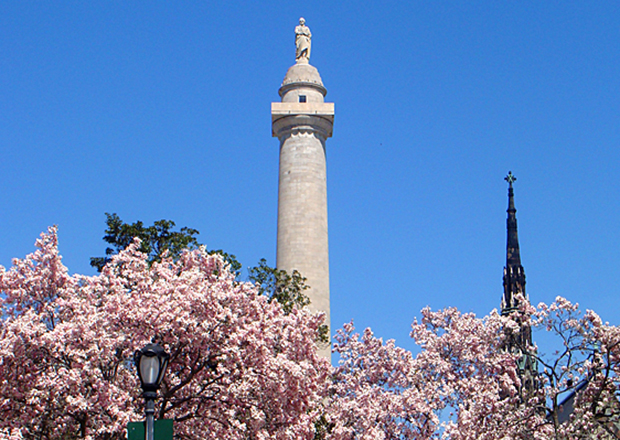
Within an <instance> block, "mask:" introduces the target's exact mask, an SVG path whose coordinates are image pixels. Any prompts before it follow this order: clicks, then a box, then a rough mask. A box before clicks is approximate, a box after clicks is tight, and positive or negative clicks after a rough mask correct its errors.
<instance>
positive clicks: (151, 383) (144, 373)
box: [134, 344, 170, 392]
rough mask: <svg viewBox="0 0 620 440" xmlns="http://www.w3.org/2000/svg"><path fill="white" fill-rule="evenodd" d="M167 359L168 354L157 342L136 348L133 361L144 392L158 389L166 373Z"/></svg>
mask: <svg viewBox="0 0 620 440" xmlns="http://www.w3.org/2000/svg"><path fill="white" fill-rule="evenodd" d="M169 359H170V355H169V354H168V353H166V352H165V351H164V349H163V348H162V347H161V346H160V345H159V344H147V345H146V346H145V347H144V348H142V349H141V350H136V352H135V354H134V362H135V364H136V369H137V370H138V377H139V378H140V384H141V385H142V389H143V390H144V392H154V391H157V390H158V389H159V386H160V385H161V381H162V379H163V378H164V374H166V368H167V367H168V360H169Z"/></svg>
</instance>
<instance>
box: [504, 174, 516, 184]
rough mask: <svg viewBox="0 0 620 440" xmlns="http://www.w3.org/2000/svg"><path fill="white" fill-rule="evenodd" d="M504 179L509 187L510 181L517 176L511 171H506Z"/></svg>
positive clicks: (513, 180)
mask: <svg viewBox="0 0 620 440" xmlns="http://www.w3.org/2000/svg"><path fill="white" fill-rule="evenodd" d="M504 180H505V181H506V182H508V185H509V186H510V188H512V183H513V182H515V181H516V180H517V178H516V177H515V176H514V174H512V171H508V175H507V176H506V177H504Z"/></svg>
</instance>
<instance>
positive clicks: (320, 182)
mask: <svg viewBox="0 0 620 440" xmlns="http://www.w3.org/2000/svg"><path fill="white" fill-rule="evenodd" d="M311 38H312V35H311V33H310V29H308V27H307V26H306V25H305V20H304V19H303V18H301V19H300V20H299V26H297V27H296V28H295V43H296V49H297V50H296V57H295V58H296V63H295V64H294V65H293V66H292V67H290V68H289V69H288V72H286V76H285V77H284V81H283V82H282V86H281V87H280V90H279V94H280V97H281V98H282V101H281V102H274V103H272V104H271V119H272V131H273V136H274V137H277V138H278V139H279V140H280V172H279V183H278V247H277V257H276V260H277V261H276V266H277V268H278V269H283V270H286V271H287V272H288V273H291V272H292V271H293V270H295V269H296V270H298V271H299V273H301V275H302V276H304V277H306V279H307V285H308V286H310V288H309V289H308V290H307V291H306V294H307V295H308V297H309V298H310V301H311V303H310V306H309V307H310V310H311V311H315V312H316V311H321V312H324V313H325V315H326V316H325V318H326V319H325V323H326V324H327V325H328V326H329V325H330V316H329V253H328V245H327V176H326V157H325V151H326V150H325V142H326V140H327V138H329V137H331V135H332V127H333V124H334V104H333V103H326V102H324V98H325V95H326V94H327V90H326V89H325V87H324V86H323V82H322V81H321V76H320V75H319V72H318V70H317V69H316V68H315V67H313V66H311V65H310V47H311ZM320 353H321V355H322V356H324V357H326V358H328V359H331V350H330V345H329V344H325V346H323V347H321V348H320Z"/></svg>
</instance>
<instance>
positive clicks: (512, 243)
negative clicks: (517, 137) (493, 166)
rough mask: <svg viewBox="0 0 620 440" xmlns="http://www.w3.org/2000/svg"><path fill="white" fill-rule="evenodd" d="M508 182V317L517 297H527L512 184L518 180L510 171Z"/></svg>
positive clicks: (505, 302)
mask: <svg viewBox="0 0 620 440" xmlns="http://www.w3.org/2000/svg"><path fill="white" fill-rule="evenodd" d="M504 180H505V181H506V182H508V209H507V210H506V212H507V213H508V218H507V219H506V230H507V239H506V266H505V267H504V298H503V300H502V314H503V315H506V314H508V313H510V312H511V310H514V309H515V307H517V304H516V302H515V296H516V295H517V294H519V293H520V294H521V295H523V296H525V271H524V270H523V266H521V254H520V252H519V235H518V233H517V210H516V208H515V197H514V190H513V188H512V184H513V183H514V182H515V181H516V180H517V178H516V177H515V176H514V175H513V174H512V172H511V171H508V175H507V176H506V177H505V178H504Z"/></svg>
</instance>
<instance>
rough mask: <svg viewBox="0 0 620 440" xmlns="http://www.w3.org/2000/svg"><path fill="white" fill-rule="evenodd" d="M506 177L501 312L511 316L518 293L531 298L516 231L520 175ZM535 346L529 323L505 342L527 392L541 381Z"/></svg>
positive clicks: (525, 297)
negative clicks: (515, 356) (516, 184)
mask: <svg viewBox="0 0 620 440" xmlns="http://www.w3.org/2000/svg"><path fill="white" fill-rule="evenodd" d="M504 180H506V181H507V182H508V209H507V210H506V212H507V213H508V218H507V219H506V229H507V239H506V266H505V267H504V296H503V297H502V315H504V316H508V315H510V314H512V313H514V312H515V311H517V309H518V308H519V305H520V304H519V299H518V298H519V296H520V297H522V298H523V300H525V301H529V299H528V297H527V295H526V294H525V271H524V270H523V266H522V265H521V254H520V251H519V236H518V234H517V209H516V208H515V200H514V189H513V187H512V184H513V183H514V182H515V181H516V180H517V178H516V177H515V176H514V175H513V174H512V172H510V171H509V172H508V175H507V176H506V177H505V178H504ZM532 346H533V343H532V329H531V328H530V327H529V326H527V325H522V326H521V331H520V332H519V333H518V334H516V335H512V336H511V337H510V338H509V340H508V341H507V344H506V348H507V349H508V350H509V351H510V352H512V353H514V354H518V355H519V359H518V361H517V365H518V367H519V374H520V375H521V381H522V383H523V385H522V387H523V390H524V391H525V392H531V391H533V390H534V389H535V388H536V387H537V384H538V373H537V368H538V366H537V363H536V359H535V357H534V356H532V353H528V352H529V350H530V347H532Z"/></svg>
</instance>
